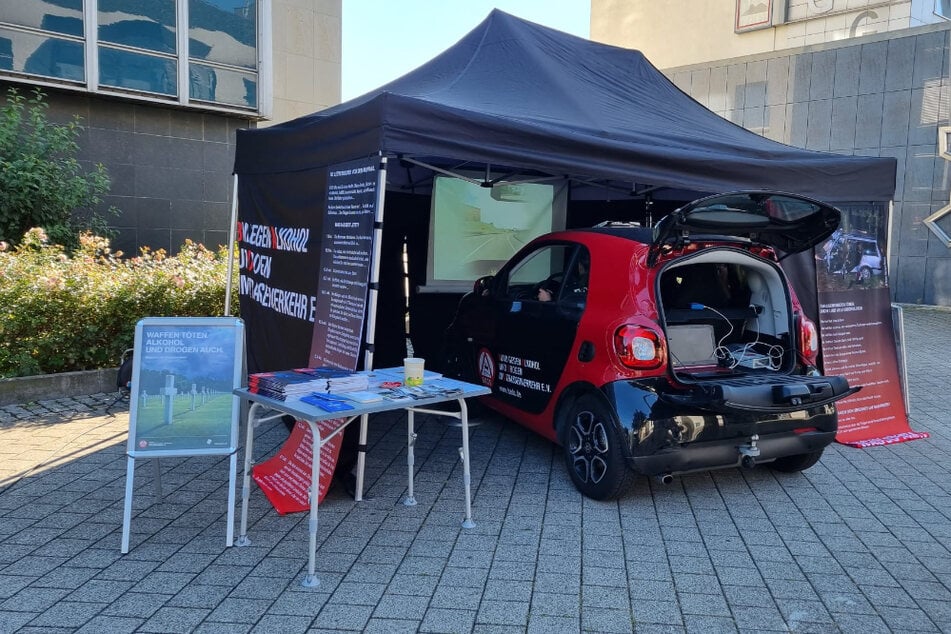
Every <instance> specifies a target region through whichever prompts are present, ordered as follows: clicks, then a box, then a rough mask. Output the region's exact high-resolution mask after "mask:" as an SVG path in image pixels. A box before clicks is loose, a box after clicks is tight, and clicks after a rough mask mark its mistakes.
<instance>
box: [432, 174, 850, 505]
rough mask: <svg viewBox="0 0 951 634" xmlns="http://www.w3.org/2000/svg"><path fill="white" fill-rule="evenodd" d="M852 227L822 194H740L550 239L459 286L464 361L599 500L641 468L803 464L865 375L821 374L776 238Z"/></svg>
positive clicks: (456, 344) (453, 338)
mask: <svg viewBox="0 0 951 634" xmlns="http://www.w3.org/2000/svg"><path fill="white" fill-rule="evenodd" d="M838 224H839V212H838V210H836V209H835V208H833V207H830V206H828V205H826V204H823V203H820V202H817V201H814V200H809V199H806V198H803V197H800V196H793V195H790V194H780V193H770V192H738V193H730V194H723V195H717V196H711V197H708V198H704V199H701V200H697V201H695V202H693V203H690V204H688V205H686V206H684V207H682V208H680V209H678V210H677V211H675V212H673V213H671V214H670V215H668V216H666V217H665V218H663V219H662V220H661V221H660V222H659V223H658V224H657V225H656V226H655V227H653V228H652V229H648V228H643V227H637V226H631V225H625V226H619V225H610V224H608V225H604V226H598V227H594V228H590V229H579V230H571V231H562V232H557V233H551V234H548V235H545V236H542V237H540V238H537V239H536V240H534V241H532V242H531V243H530V244H528V245H527V246H525V247H524V248H523V249H522V250H521V251H519V252H518V253H517V254H516V255H515V256H514V257H513V258H512V259H511V260H509V261H508V262H507V263H506V264H505V265H504V266H503V267H502V268H501V269H500V270H499V272H498V274H496V275H494V276H491V277H485V278H481V279H479V280H478V281H477V282H476V283H475V287H474V289H473V291H472V292H471V293H469V294H467V295H466V296H465V297H464V298H463V299H462V301H461V303H460V305H459V308H458V312H457V314H456V316H455V318H454V320H453V323H452V324H451V325H450V327H449V330H448V333H447V336H448V338H447V343H448V354H449V359H448V361H449V363H450V366H451V368H452V370H451V373H453V374H455V375H456V376H458V377H459V378H462V379H464V380H468V381H472V382H477V383H482V384H484V385H486V386H489V387H491V388H492V394H491V396H487V397H484V402H485V403H486V404H487V405H488V406H489V407H491V408H492V409H495V410H497V411H498V412H500V413H502V414H504V415H505V416H507V417H509V418H511V419H513V420H515V421H517V422H519V423H521V424H522V425H525V426H526V427H528V428H530V429H533V430H534V431H536V432H538V433H540V434H542V435H543V436H545V437H547V438H550V439H551V440H553V441H555V442H558V443H559V444H560V445H561V446H562V447H563V448H564V455H565V462H566V465H567V469H568V472H569V473H570V475H571V479H572V480H573V482H574V483H575V485H576V486H577V487H578V489H579V490H580V491H581V492H582V493H583V494H585V495H587V496H589V497H591V498H595V499H609V498H613V497H616V496H617V495H619V494H620V493H621V492H622V491H623V490H624V489H625V487H626V485H627V484H628V482H629V481H630V480H631V478H632V476H633V474H636V473H640V474H645V475H652V476H658V477H660V478H662V479H664V480H666V481H669V480H670V478H671V477H672V475H674V474H680V473H687V472H691V471H698V470H708V469H716V468H723V467H737V466H743V467H753V466H754V465H757V464H769V465H770V466H772V467H773V468H776V469H779V470H782V471H799V470H802V469H806V468H808V467H810V466H812V465H813V464H815V463H816V461H817V460H819V457H820V456H821V455H822V452H823V450H824V448H825V447H826V446H827V445H828V444H829V443H831V442H832V441H833V439H834V437H835V433H836V424H837V416H836V410H835V406H834V405H833V403H834V402H835V401H836V400H838V399H840V398H843V397H845V396H848V395H849V394H851V393H853V392H855V391H856V389H857V388H850V387H849V385H848V383H847V381H846V380H845V378H843V377H838V376H822V375H821V374H820V372H819V371H818V370H817V368H816V358H817V353H818V333H817V331H816V326H815V325H814V324H813V323H812V322H811V321H809V320H808V319H807V318H806V317H805V316H804V315H803V314H802V309H801V307H800V304H799V301H798V299H797V298H796V296H795V294H794V293H793V291H792V288H791V287H790V284H789V281H788V280H787V278H786V275H785V274H784V273H783V270H782V269H781V268H780V266H779V262H778V258H777V252H779V253H781V254H792V253H796V252H799V251H803V250H805V249H809V248H811V247H812V246H814V245H816V244H818V243H819V242H821V241H822V240H824V239H825V238H827V237H828V236H829V235H830V234H831V233H832V232H833V231H834V230H835V229H836V227H837V226H838Z"/></svg>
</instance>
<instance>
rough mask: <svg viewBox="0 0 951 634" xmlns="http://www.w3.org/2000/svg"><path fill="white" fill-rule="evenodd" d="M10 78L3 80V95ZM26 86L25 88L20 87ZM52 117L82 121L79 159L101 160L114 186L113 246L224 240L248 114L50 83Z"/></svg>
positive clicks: (169, 246) (133, 248)
mask: <svg viewBox="0 0 951 634" xmlns="http://www.w3.org/2000/svg"><path fill="white" fill-rule="evenodd" d="M7 87H8V84H5V83H3V82H0V94H2V95H6V92H7ZM18 88H19V89H20V90H21V92H23V91H24V90H25V87H23V86H18ZM44 92H46V95H47V98H46V100H47V102H48V103H49V105H50V109H49V116H50V119H52V120H54V121H66V120H69V119H71V118H72V117H73V116H74V115H78V116H79V117H80V118H81V119H82V121H81V125H82V126H83V134H82V137H81V139H80V157H79V158H80V160H81V161H83V162H85V163H88V164H93V163H102V164H103V165H105V166H106V169H107V170H108V171H109V176H110V178H111V180H112V187H111V190H110V194H109V196H107V198H106V201H105V206H106V207H108V206H113V207H115V208H116V209H118V210H119V215H118V216H117V217H114V218H112V219H111V220H110V224H111V226H112V228H113V229H114V230H115V232H116V236H115V238H114V239H113V241H112V244H113V247H114V248H115V249H119V250H122V251H123V252H124V253H126V254H129V255H135V254H137V253H138V252H139V250H140V249H141V248H142V247H149V248H150V249H152V250H156V249H165V250H166V251H167V252H169V253H176V252H177V251H178V250H179V249H180V247H181V245H182V244H183V243H184V242H185V240H186V239H191V240H193V241H195V242H201V243H202V244H204V245H206V246H207V247H209V248H214V247H217V246H218V245H223V244H226V243H227V241H228V225H229V220H230V216H231V192H232V176H231V171H232V168H233V164H234V141H235V131H236V130H237V129H239V128H246V127H249V125H251V124H250V123H249V121H248V120H246V119H242V118H238V117H233V116H227V115H223V114H214V113H203V112H196V111H193V110H185V109H180V108H171V107H165V106H162V105H160V104H156V105H151V104H143V103H132V102H124V101H121V100H118V99H114V98H102V97H97V96H92V95H88V94H79V93H72V92H65V91H55V90H52V89H49V90H45V91H44Z"/></svg>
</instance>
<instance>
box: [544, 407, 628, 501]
mask: <svg viewBox="0 0 951 634" xmlns="http://www.w3.org/2000/svg"><path fill="white" fill-rule="evenodd" d="M560 432H561V433H560V434H559V439H560V440H561V444H562V450H563V452H564V456H565V468H566V469H567V470H568V475H569V477H570V478H571V481H572V482H573V483H574V485H575V487H576V488H577V489H578V490H579V491H580V492H581V493H582V494H583V495H585V496H586V497H589V498H591V499H593V500H611V499H614V498H616V497H618V496H619V495H621V493H623V492H624V490H625V489H627V488H628V486H629V485H630V483H631V481H632V480H633V477H634V473H633V472H632V471H631V470H630V469H629V468H628V467H627V464H626V463H625V459H624V453H623V448H622V440H621V434H620V433H619V431H618V424H617V421H616V418H615V415H614V412H612V411H611V408H610V407H609V406H608V405H607V404H605V403H604V402H603V401H602V400H601V399H599V398H598V397H597V396H596V395H594V394H590V393H589V394H582V395H580V396H578V397H576V398H574V399H573V400H572V401H571V402H570V403H569V404H568V406H567V409H566V410H565V412H564V417H563V418H562V419H561V430H560Z"/></svg>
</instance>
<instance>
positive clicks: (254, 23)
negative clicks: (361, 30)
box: [0, 0, 341, 253]
mask: <svg viewBox="0 0 951 634" xmlns="http://www.w3.org/2000/svg"><path fill="white" fill-rule="evenodd" d="M340 69H341V0H29V1H24V0H0V90H2V93H3V95H4V96H5V95H6V94H7V90H8V89H9V88H16V89H18V90H20V91H21V92H28V91H30V90H32V89H33V87H39V88H40V89H42V90H43V91H44V92H45V93H46V95H47V101H48V103H49V104H50V116H51V118H52V119H54V120H68V119H70V118H71V117H72V116H73V115H79V116H80V117H81V119H82V121H81V123H82V125H83V136H82V138H81V141H80V146H81V157H80V158H81V159H82V160H83V161H86V162H88V163H90V164H92V163H102V164H104V165H105V166H106V168H107V169H108V170H109V174H110V177H111V180H112V189H111V193H110V195H109V196H108V198H107V200H106V205H107V206H114V207H115V208H117V209H118V210H119V215H118V216H117V217H116V218H114V219H113V220H112V221H111V222H112V224H113V229H114V230H115V232H116V238H115V239H114V240H113V245H114V246H115V248H118V249H121V250H123V251H124V252H126V253H136V252H138V250H139V248H141V247H143V246H147V247H150V248H152V249H158V248H163V249H166V250H167V251H171V252H174V251H177V249H178V248H179V247H180V246H181V244H182V243H183V242H184V240H185V239H192V240H195V241H198V242H202V243H204V244H206V245H207V246H209V247H213V246H216V245H220V244H225V243H226V242H227V238H228V231H229V218H230V210H231V196H232V178H231V171H232V167H233V161H234V139H235V130H236V129H238V128H244V127H252V126H256V125H268V124H270V123H275V122H280V121H285V120H288V119H292V118H294V117H297V116H300V115H302V114H307V113H310V112H314V111H316V110H320V109H322V108H326V107H327V106H330V105H333V104H336V103H338V102H339V101H340V72H341V71H340Z"/></svg>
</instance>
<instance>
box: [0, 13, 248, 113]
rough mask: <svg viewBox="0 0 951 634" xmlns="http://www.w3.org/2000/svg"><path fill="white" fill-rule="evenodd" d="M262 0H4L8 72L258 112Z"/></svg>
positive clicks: (3, 64) (0, 53) (1, 18)
mask: <svg viewBox="0 0 951 634" xmlns="http://www.w3.org/2000/svg"><path fill="white" fill-rule="evenodd" d="M260 1H261V0H85V6H84V0H28V1H27V0H0V5H2V11H0V74H3V73H8V74H12V75H14V76H15V75H29V76H37V77H40V78H43V79H44V80H54V81H56V82H67V83H71V84H79V85H83V84H85V85H86V86H87V88H88V89H89V90H94V91H99V92H110V91H113V90H115V91H121V92H122V93H124V94H126V95H129V94H132V95H134V94H136V93H141V94H142V96H143V97H146V98H148V97H151V98H156V97H158V98H165V99H169V100H173V101H175V102H177V103H180V104H183V105H189V104H191V105H196V106H206V105H212V106H220V107H225V108H228V109H230V108H240V109H242V110H256V109H257V108H258V105H259V103H258V90H257V87H258V74H259V68H258V40H259V31H258V11H259V3H260ZM87 20H95V24H87V23H86V21H87ZM186 35H187V37H186ZM185 42H187V44H186V43H185ZM183 49H184V50H183ZM92 54H94V55H96V59H95V60H89V59H87V56H88V55H92ZM92 61H95V63H91V62H92ZM87 70H88V71H89V72H87ZM90 74H95V76H93V77H90V76H89V75H90ZM184 78H187V82H184ZM180 79H182V81H180ZM185 86H187V88H185ZM183 92H184V94H182V93H183Z"/></svg>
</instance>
